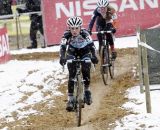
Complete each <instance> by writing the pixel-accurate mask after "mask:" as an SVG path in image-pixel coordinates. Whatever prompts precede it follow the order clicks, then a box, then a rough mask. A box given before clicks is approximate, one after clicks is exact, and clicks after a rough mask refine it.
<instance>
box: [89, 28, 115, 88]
mask: <svg viewBox="0 0 160 130" xmlns="http://www.w3.org/2000/svg"><path fill="white" fill-rule="evenodd" d="M92 33H93V34H102V37H103V45H102V48H101V51H100V55H101V56H100V57H101V68H100V70H101V74H102V79H103V82H104V84H105V85H107V79H108V73H109V74H110V77H111V78H113V75H114V61H113V60H111V58H110V50H109V42H108V41H107V37H106V34H107V33H112V32H111V31H99V32H92Z"/></svg>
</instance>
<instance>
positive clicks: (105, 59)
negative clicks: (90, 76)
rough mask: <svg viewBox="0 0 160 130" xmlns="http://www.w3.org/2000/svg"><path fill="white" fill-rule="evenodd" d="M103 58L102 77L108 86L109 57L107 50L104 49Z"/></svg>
mask: <svg viewBox="0 0 160 130" xmlns="http://www.w3.org/2000/svg"><path fill="white" fill-rule="evenodd" d="M101 54H102V56H101V68H100V69H101V75H102V79H103V83H104V84H105V85H107V80H108V75H109V66H108V65H109V62H108V61H109V60H108V58H109V55H108V52H107V49H106V48H102V53H101Z"/></svg>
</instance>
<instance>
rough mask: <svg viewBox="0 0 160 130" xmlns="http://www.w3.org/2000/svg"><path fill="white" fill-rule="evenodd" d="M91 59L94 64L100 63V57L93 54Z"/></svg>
mask: <svg viewBox="0 0 160 130" xmlns="http://www.w3.org/2000/svg"><path fill="white" fill-rule="evenodd" d="M91 61H92V63H93V64H98V58H97V57H96V56H92V58H91Z"/></svg>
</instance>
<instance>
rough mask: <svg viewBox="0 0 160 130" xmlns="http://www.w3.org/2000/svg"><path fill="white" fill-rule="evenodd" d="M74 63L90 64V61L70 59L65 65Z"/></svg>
mask: <svg viewBox="0 0 160 130" xmlns="http://www.w3.org/2000/svg"><path fill="white" fill-rule="evenodd" d="M76 62H84V63H91V60H90V59H85V60H81V59H70V60H67V63H76Z"/></svg>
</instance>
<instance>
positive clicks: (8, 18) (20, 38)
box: [0, 11, 44, 49]
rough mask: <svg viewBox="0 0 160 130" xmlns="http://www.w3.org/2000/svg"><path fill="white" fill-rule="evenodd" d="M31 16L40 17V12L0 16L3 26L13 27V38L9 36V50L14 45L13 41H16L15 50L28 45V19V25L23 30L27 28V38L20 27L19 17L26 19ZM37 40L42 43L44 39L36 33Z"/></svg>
mask: <svg viewBox="0 0 160 130" xmlns="http://www.w3.org/2000/svg"><path fill="white" fill-rule="evenodd" d="M32 14H40V15H41V14H42V12H41V11H38V12H29V13H21V14H18V13H17V12H16V13H15V14H12V15H2V16H0V21H3V24H5V25H6V26H7V23H10V24H11V25H12V26H15V31H14V29H13V32H14V33H15V34H16V35H15V36H14V35H9V38H10V44H11V48H12V46H15V43H13V44H12V42H13V41H16V48H17V49H20V48H24V47H25V45H26V44H30V41H29V39H30V38H29V28H30V19H29V18H28V19H27V21H28V22H27V23H29V24H28V25H27V24H26V25H24V26H26V27H25V28H27V36H26V34H25V35H24V34H23V31H24V28H23V27H22V21H21V16H22V17H23V16H26V17H27V16H30V15H32ZM25 22H26V21H25ZM9 29H10V27H8V30H9ZM25 30H26V29H25ZM37 39H38V42H41V43H42V42H43V41H42V39H44V37H43V36H42V35H41V34H40V33H37ZM28 41H29V42H28ZM42 44H44V43H42ZM41 46H42V45H41ZM13 48H15V47H13Z"/></svg>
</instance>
